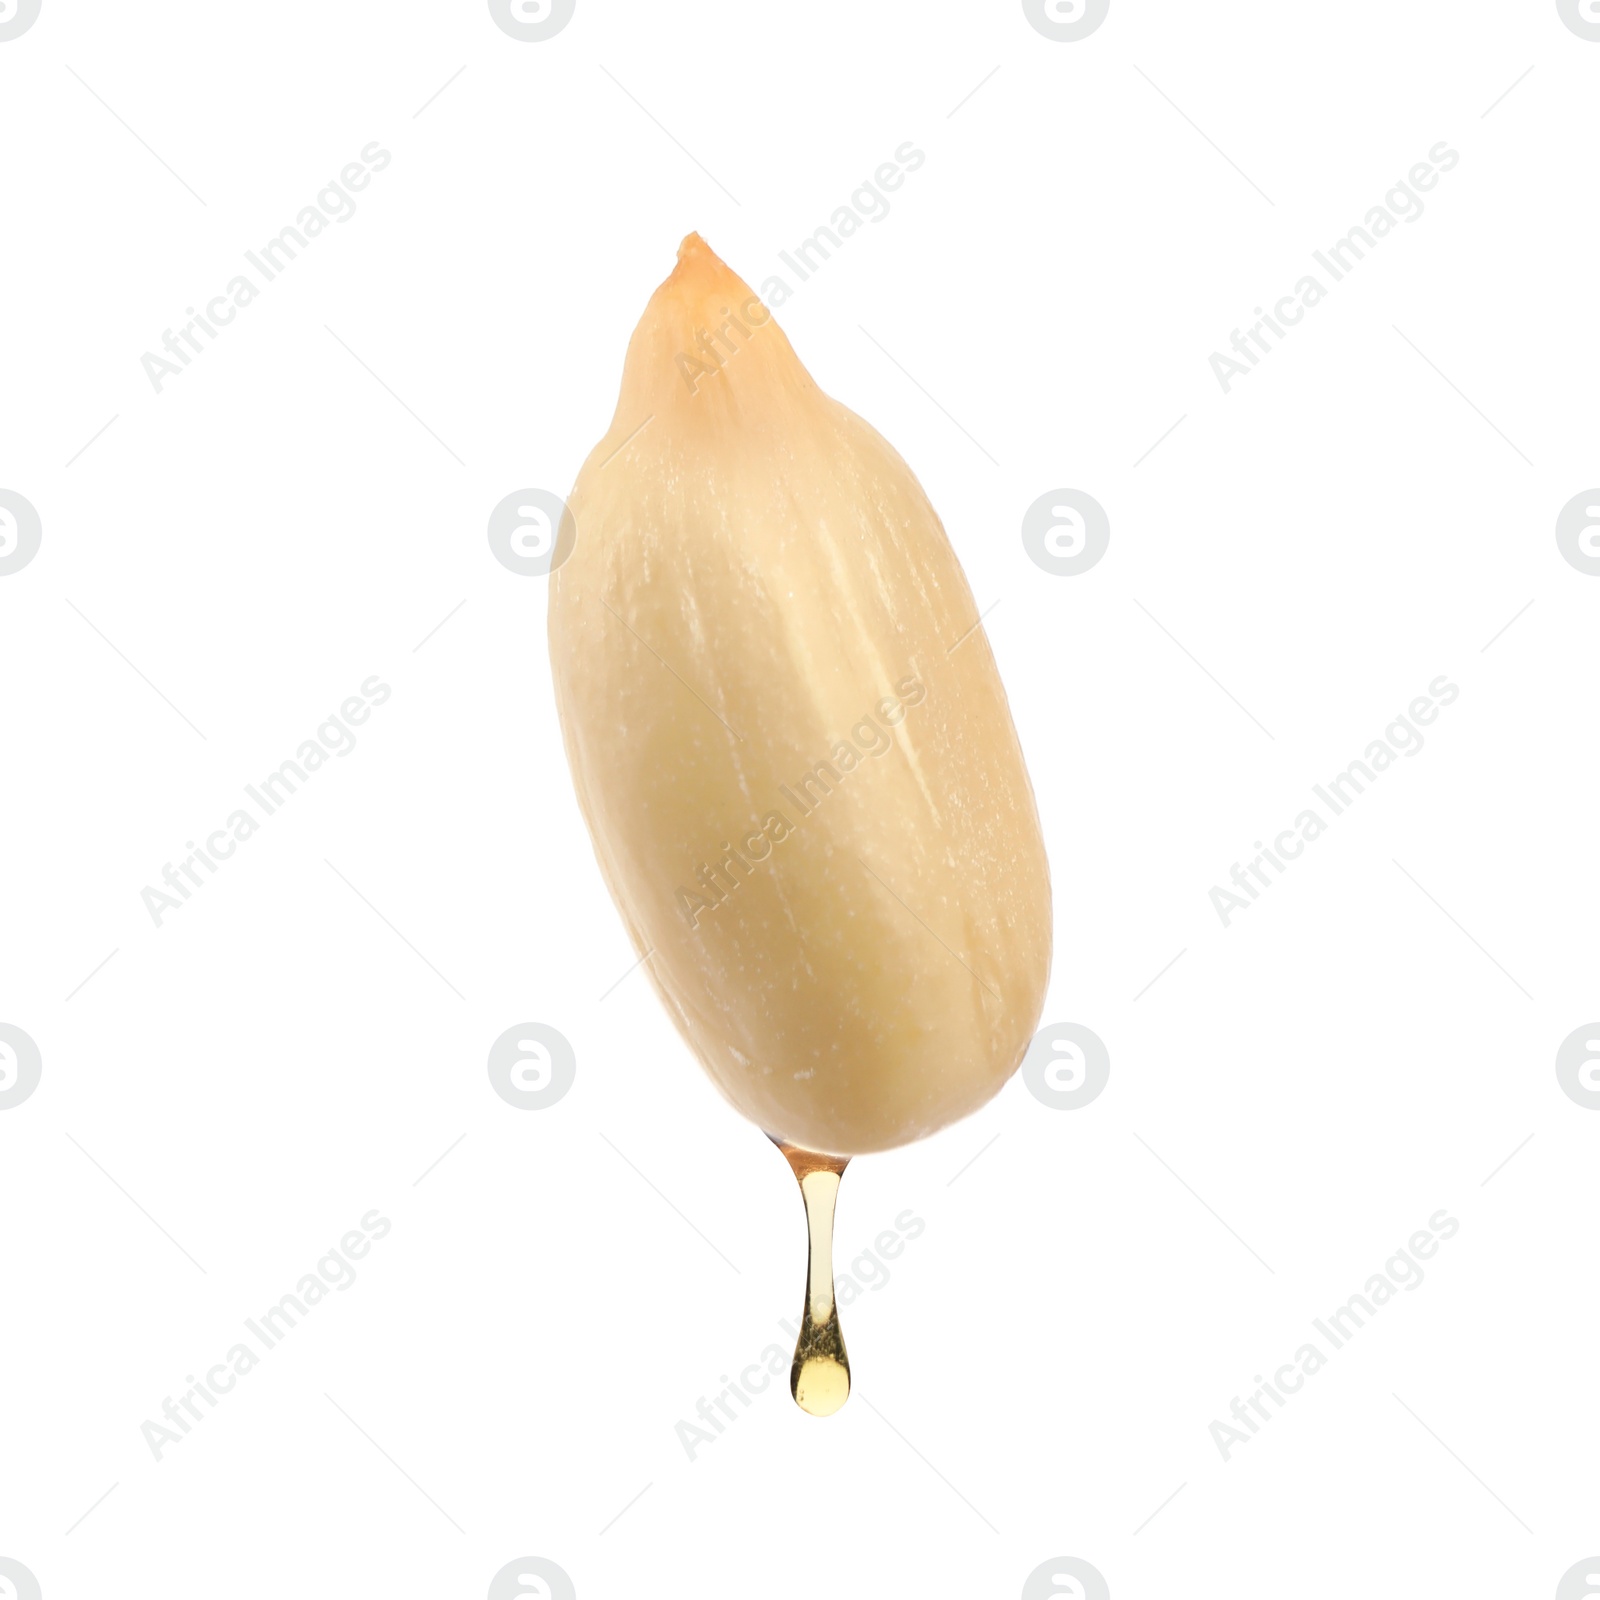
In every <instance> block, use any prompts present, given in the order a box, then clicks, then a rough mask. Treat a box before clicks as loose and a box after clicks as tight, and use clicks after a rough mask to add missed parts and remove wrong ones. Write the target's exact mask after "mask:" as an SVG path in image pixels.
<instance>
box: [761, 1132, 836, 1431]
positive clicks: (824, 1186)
mask: <svg viewBox="0 0 1600 1600" xmlns="http://www.w3.org/2000/svg"><path fill="white" fill-rule="evenodd" d="M773 1143H774V1144H776V1145H777V1146H778V1148H779V1149H780V1150H781V1151H782V1152H783V1154H784V1159H785V1160H786V1161H787V1162H788V1163H789V1167H790V1170H791V1171H792V1172H793V1173H794V1175H795V1177H796V1179H797V1180H798V1181H799V1184H800V1196H801V1198H802V1199H803V1200H804V1201H805V1206H806V1232H807V1234H808V1236H809V1239H810V1254H809V1257H808V1259H807V1264H806V1304H805V1312H804V1314H803V1315H802V1316H801V1319H800V1337H799V1339H797V1340H796V1341H795V1347H794V1363H793V1365H792V1366H791V1367H790V1368H789V1393H790V1394H792V1395H793V1396H794V1403H795V1404H796V1405H797V1406H799V1407H800V1409H801V1410H802V1411H805V1412H809V1413H810V1414H811V1415H812V1416H813V1417H831V1416H832V1415H833V1413H834V1412H835V1411H837V1410H838V1409H839V1407H840V1406H842V1405H843V1404H844V1403H845V1401H846V1400H847V1399H848V1398H849V1395H850V1357H849V1355H848V1354H847V1353H846V1351H845V1347H844V1330H843V1329H842V1328H841V1327H840V1326H839V1306H838V1302H837V1301H836V1300H835V1299H834V1297H833V1208H834V1202H835V1200H836V1199H837V1198H838V1195H839V1179H840V1177H841V1176H843V1174H844V1169H845V1168H846V1166H848V1165H849V1162H850V1158H849V1157H848V1156H824V1155H818V1154H816V1152H814V1151H811V1150H802V1149H800V1148H799V1147H798V1146H796V1145H792V1144H784V1143H783V1142H782V1141H781V1140H776V1139H775V1140H774V1141H773Z"/></svg>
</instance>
